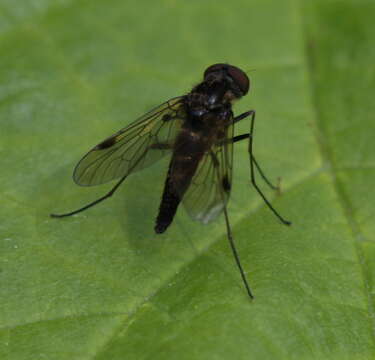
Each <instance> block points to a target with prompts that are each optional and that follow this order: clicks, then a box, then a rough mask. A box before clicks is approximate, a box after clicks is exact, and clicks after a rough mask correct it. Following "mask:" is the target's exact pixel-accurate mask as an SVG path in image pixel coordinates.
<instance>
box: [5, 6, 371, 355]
mask: <svg viewBox="0 0 375 360" xmlns="http://www.w3.org/2000/svg"><path fill="white" fill-rule="evenodd" d="M0 9H1V14H0V24H1V25H0V46H1V49H2V56H1V58H0V78H1V83H0V123H1V132H0V165H1V169H2V172H1V175H0V189H1V199H2V201H1V204H2V206H1V208H0V216H1V222H0V246H1V249H0V261H1V262H0V284H1V292H0V304H1V306H0V325H1V330H0V344H1V346H0V358H1V359H11V360H13V359H17V360H18V359H33V360H34V359H49V360H51V359H59V360H60V359H61V360H63V359H70V360H71V359H80V360H81V359H127V360H128V359H150V358H152V359H166V358H168V359H169V358H170V359H175V358H177V357H178V358H179V359H288V360H289V359H371V358H373V357H374V356H375V355H374V353H375V345H374V322H373V318H374V274H375V267H374V263H375V262H374V258H375V247H374V236H373V234H374V230H375V229H374V221H373V217H374V214H375V210H374V209H375V208H374V205H373V204H374V203H375V196H374V195H373V193H374V191H373V189H372V187H373V183H374V180H375V179H374V177H375V172H374V170H373V168H374V153H375V151H374V150H375V149H374V146H375V145H374V141H373V139H372V138H373V134H374V126H375V125H374V124H375V122H374V121H373V119H372V117H373V113H374V109H373V108H374V106H375V105H374V102H373V99H372V97H373V92H374V88H375V76H374V72H375V70H374V67H373V60H374V57H375V54H374V52H375V50H374V49H375V46H374V38H375V36H374V35H375V28H374V26H373V17H374V13H375V5H374V4H373V3H372V2H365V1H354V0H352V1H350V0H344V1H340V2H338V1H329V2H327V1H323V0H315V1H312V2H306V3H303V5H300V4H299V3H298V2H296V1H288V2H277V1H275V0H266V1H256V0H253V1H251V2H249V1H244V0H241V1H236V2H233V3H230V2H224V1H216V2H214V1H211V0H209V1H205V2H198V1H189V2H187V1H186V2H177V1H172V0H163V1H154V2H137V3H135V2H131V1H119V0H117V1H116V0H112V1H109V2H108V1H107V2H101V1H85V0H81V1H69V0H59V1H49V0H41V1H38V2H26V1H17V2H13V1H10V0H3V1H2V2H1V3H0ZM216 62H228V63H231V64H234V65H237V66H239V67H241V68H244V69H245V70H246V71H250V70H252V69H255V71H250V72H249V75H250V77H251V79H252V84H251V85H252V87H251V92H250V94H249V95H248V96H246V97H245V98H243V99H242V100H241V101H240V102H239V103H238V104H236V107H235V112H236V114H238V113H241V112H242V111H246V110H249V109H250V108H254V109H256V111H257V120H256V130H255V131H256V133H255V138H254V146H255V152H256V156H257V159H258V161H259V162H260V163H261V164H262V167H263V169H264V170H265V172H266V173H267V174H268V176H269V177H270V178H272V179H276V178H277V177H278V176H281V177H282V180H281V184H282V196H275V194H272V193H271V192H269V191H268V190H267V189H266V187H264V185H263V184H262V188H264V190H265V191H267V196H268V197H269V198H270V199H271V200H272V203H273V205H274V206H275V207H276V208H277V209H278V211H280V212H281V213H282V214H283V216H285V217H286V218H287V219H290V220H292V221H293V226H292V227H290V228H287V227H284V226H282V225H280V224H279V223H278V222H277V220H276V219H275V218H274V216H273V215H272V213H271V212H270V211H269V210H268V209H267V208H266V206H265V205H264V203H263V202H262V201H261V199H260V198H259V197H258V196H257V194H256V193H255V191H254V190H253V189H252V188H251V186H250V181H249V168H248V166H249V161H248V154H247V144H246V143H245V142H243V143H238V144H236V147H235V169H234V186H233V192H232V197H231V201H230V205H229V214H230V220H231V223H232V226H233V233H234V239H235V242H236V244H237V248H238V251H239V254H240V257H241V260H242V263H243V267H244V268H245V270H246V272H247V275H248V277H249V281H250V284H251V286H252V289H253V292H254V294H255V300H254V301H252V302H251V301H249V299H248V298H247V296H246V292H245V290H244V287H243V284H242V283H241V279H240V276H239V273H238V271H237V269H236V267H235V265H234V261H233V258H232V255H231V252H230V249H229V246H228V243H227V240H226V233H225V224H224V221H223V219H220V220H219V221H217V222H215V223H213V224H212V225H211V224H210V225H209V226H207V227H205V226H202V225H200V224H199V223H195V222H192V221H191V220H190V219H189V218H188V216H187V215H186V214H185V213H184V210H183V209H182V208H181V209H180V210H179V212H178V215H177V217H176V219H175V221H174V223H173V224H172V226H171V227H170V229H168V231H167V233H166V234H165V235H162V236H160V235H155V234H154V233H153V225H154V219H155V216H156V213H157V209H158V206H159V201H160V196H161V192H162V188H163V182H164V177H165V174H166V170H167V166H168V161H167V159H166V161H164V162H161V163H158V164H157V165H155V166H154V167H151V168H149V169H146V170H144V171H142V172H140V173H138V174H134V176H131V177H130V178H129V179H128V180H127V181H126V183H125V184H124V185H123V186H122V187H121V189H120V190H119V191H118V192H117V193H116V196H114V197H113V198H112V199H110V200H107V201H106V202H105V203H103V204H101V205H98V207H96V208H93V209H91V210H89V211H87V212H85V213H82V214H80V215H77V216H74V217H72V218H67V219H62V220H61V221H60V220H56V219H51V218H49V217H48V214H49V213H51V212H59V211H61V212H62V211H67V210H71V209H74V208H77V207H79V206H82V205H83V204H85V203H87V202H89V201H91V200H93V199H95V198H96V197H98V196H100V195H102V194H104V193H105V192H106V191H108V189H109V188H110V185H108V186H101V187H96V188H90V189H87V188H79V187H77V186H75V185H74V184H73V182H72V180H71V177H70V174H71V172H72V170H73V167H74V165H75V163H76V162H77V161H78V160H79V158H80V156H82V155H83V154H84V153H85V151H87V150H88V149H90V147H92V146H93V145H95V144H96V143H98V142H99V141H101V140H103V139H104V138H106V137H107V136H109V135H110V134H111V133H113V132H115V131H117V130H118V129H119V128H121V127H123V126H125V125H126V124H128V123H129V122H130V121H132V120H133V119H134V118H136V117H137V116H139V115H141V114H142V113H144V112H145V111H147V110H149V109H150V108H152V107H154V106H156V105H158V104H159V103H161V102H163V101H165V100H166V99H168V98H171V97H174V96H177V95H180V94H184V93H186V92H187V91H189V90H190V89H191V87H192V85H193V84H195V83H196V82H198V81H199V80H200V79H201V77H202V73H203V71H204V69H205V68H206V67H207V66H208V65H211V64H213V63H216ZM248 129H249V123H248V122H246V121H243V122H242V123H240V124H239V125H238V126H237V129H236V132H237V133H238V134H241V133H245V132H247V131H248ZM259 181H260V180H259Z"/></svg>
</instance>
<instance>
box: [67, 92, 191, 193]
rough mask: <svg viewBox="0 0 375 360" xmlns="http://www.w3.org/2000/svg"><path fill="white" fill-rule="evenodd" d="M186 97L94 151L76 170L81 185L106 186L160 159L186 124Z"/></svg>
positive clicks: (167, 104)
mask: <svg viewBox="0 0 375 360" xmlns="http://www.w3.org/2000/svg"><path fill="white" fill-rule="evenodd" d="M182 100H183V97H176V98H173V99H171V100H169V101H167V102H165V103H163V104H161V105H159V106H158V107H156V108H154V109H153V110H151V111H150V112H148V113H146V114H145V115H143V116H142V117H140V118H138V119H137V120H136V121H134V122H133V123H131V124H130V125H128V126H127V127H125V128H123V129H121V130H120V131H118V132H117V133H115V134H113V135H112V136H110V137H109V138H107V139H105V140H104V141H102V142H101V143H99V144H98V145H96V146H95V147H94V148H93V149H91V150H90V151H89V152H88V153H87V154H86V155H85V156H84V157H83V158H82V159H81V160H80V162H79V163H78V164H77V166H76V167H75V169H74V173H73V179H74V181H75V182H76V183H77V184H78V185H82V186H92V185H99V184H104V183H106V182H108V181H111V180H113V179H116V178H121V177H124V176H127V175H129V174H130V173H132V172H135V171H138V170H141V169H143V168H145V167H147V166H150V165H151V164H153V163H155V162H156V161H158V160H160V159H161V158H162V157H163V156H164V155H166V154H167V153H168V152H169V151H170V150H171V149H172V147H173V144H174V140H175V137H176V135H177V133H178V131H179V129H180V128H181V125H182V122H183V118H184V115H183V108H182Z"/></svg>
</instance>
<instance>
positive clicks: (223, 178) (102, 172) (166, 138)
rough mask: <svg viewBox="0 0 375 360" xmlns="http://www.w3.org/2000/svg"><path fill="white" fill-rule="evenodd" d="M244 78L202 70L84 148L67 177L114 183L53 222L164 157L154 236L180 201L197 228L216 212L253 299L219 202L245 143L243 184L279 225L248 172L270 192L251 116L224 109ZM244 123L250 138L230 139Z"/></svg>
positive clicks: (219, 69) (224, 67)
mask: <svg viewBox="0 0 375 360" xmlns="http://www.w3.org/2000/svg"><path fill="white" fill-rule="evenodd" d="M249 88H250V80H249V78H248V76H247V75H246V73H245V72H243V71H242V70H241V69H239V68H238V67H235V66H232V65H229V64H214V65H211V66H209V67H208V68H207V69H206V70H205V72H204V75H203V81H202V82H201V83H199V84H198V85H196V86H195V87H193V89H192V90H191V92H189V93H188V94H187V95H183V96H179V97H175V98H172V99H171V100H168V101H166V102H165V103H163V104H161V105H160V106H158V107H156V108H154V109H153V110H151V111H150V112H148V113H146V114H145V115H143V116H141V117H140V118H138V119H137V120H136V121H134V122H133V123H131V124H130V125H128V126H126V127H125V128H123V129H122V130H120V131H118V132H117V133H115V134H113V135H112V136H110V137H109V138H107V139H105V140H104V141H102V142H101V143H99V144H98V145H96V146H95V147H94V148H92V149H91V150H90V151H89V152H88V153H87V154H86V155H85V156H84V157H83V158H82V159H81V160H80V161H79V163H78V164H77V166H76V167H75V169H74V174H73V179H74V181H75V182H76V183H77V184H78V185H82V186H93V185H99V184H104V183H106V182H109V181H111V180H114V179H118V182H117V183H116V184H115V185H114V187H113V188H112V189H111V190H110V191H109V192H108V193H107V194H105V195H104V196H102V197H100V198H99V199H97V200H95V201H93V202H91V203H89V204H87V205H85V206H83V207H81V208H79V209H77V210H75V211H71V212H69V213H65V214H51V216H52V217H55V218H61V217H66V216H71V215H74V214H77V213H79V212H81V211H84V210H87V209H88V208H91V207H92V206H94V205H96V204H98V203H100V202H102V201H104V200H105V199H108V198H109V197H111V196H112V195H113V194H114V193H115V191H116V190H117V189H118V188H119V186H120V185H121V184H122V183H123V182H124V181H125V179H126V178H127V177H128V176H129V175H130V174H131V173H134V172H136V171H139V170H141V169H143V168H145V167H147V166H150V165H152V164H154V163H155V162H156V161H158V160H160V159H161V158H162V157H164V156H166V155H167V154H171V159H170V163H169V168H168V173H167V177H166V180H165V185H164V191H163V195H162V200H161V203H160V207H159V213H158V215H157V218H156V224H155V232H156V233H158V234H160V233H163V232H165V231H166V230H167V228H168V226H169V225H170V224H171V222H172V220H173V218H174V216H175V214H176V211H177V208H178V206H179V204H180V202H182V203H183V205H184V207H185V208H186V210H187V212H188V213H189V215H190V216H191V217H192V218H193V219H195V220H198V221H200V222H202V223H204V224H206V223H209V222H210V221H212V220H214V219H215V218H216V217H217V216H218V215H219V214H221V213H223V214H224V218H225V223H226V231H227V237H228V240H229V244H230V247H231V250H232V252H233V256H234V258H235V261H236V264H237V266H238V269H239V271H240V274H241V277H242V280H243V283H244V285H245V288H246V291H247V294H248V295H249V297H250V298H253V295H252V292H251V290H250V286H249V283H248V281H247V278H246V275H245V272H244V270H243V268H242V265H241V262H240V258H239V255H238V252H237V250H236V247H235V243H234V240H233V235H232V230H231V226H230V222H229V217H228V211H227V203H228V200H229V195H230V191H231V187H232V161H233V144H234V143H236V142H238V141H241V140H244V139H248V141H249V146H248V151H249V159H250V178H251V183H252V185H253V186H254V187H255V189H256V191H257V192H258V193H259V195H260V196H261V197H262V198H263V200H264V202H265V203H266V204H267V206H268V207H269V208H270V209H271V211H272V212H273V213H274V214H275V215H276V216H277V217H278V218H279V220H280V221H281V222H282V223H283V224H285V225H290V224H291V222H290V221H288V220H285V219H284V218H283V217H282V216H281V215H280V214H279V213H278V212H277V211H276V210H275V209H274V208H273V207H272V205H271V203H270V202H269V201H268V200H267V198H266V197H265V195H264V194H263V193H262V191H261V190H260V188H259V187H258V185H257V183H256V181H255V169H256V170H257V171H258V173H259V174H260V176H261V177H262V178H263V180H264V181H265V182H266V183H267V184H268V186H270V187H271V188H272V189H274V190H276V189H278V187H277V186H274V185H272V183H271V182H270V181H269V180H268V179H267V177H266V176H265V174H264V172H263V171H262V169H261V168H260V166H259V165H258V162H257V161H256V159H255V157H254V154H253V138H254V122H255V111H254V110H250V111H247V112H245V113H243V114H241V115H238V116H236V117H234V115H233V111H232V103H233V102H234V101H235V100H238V99H240V98H241V97H242V96H244V95H246V94H247V93H248V91H249ZM248 117H249V118H250V132H249V133H246V134H242V135H238V136H234V134H233V129H234V124H235V123H237V122H238V121H240V120H243V119H245V118H248Z"/></svg>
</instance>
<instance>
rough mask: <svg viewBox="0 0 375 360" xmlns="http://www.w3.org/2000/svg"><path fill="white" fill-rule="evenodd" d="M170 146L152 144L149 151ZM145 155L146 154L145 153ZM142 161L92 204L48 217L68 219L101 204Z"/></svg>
mask: <svg viewBox="0 0 375 360" xmlns="http://www.w3.org/2000/svg"><path fill="white" fill-rule="evenodd" d="M170 148H171V146H170V145H169V144H163V143H156V144H152V145H151V146H150V147H149V149H157V150H166V149H170ZM145 154H146V153H145ZM142 159H143V156H142V157H141V158H140V159H139V160H138V161H137V162H136V163H135V164H134V165H133V167H132V168H131V169H130V171H129V172H128V173H127V174H126V175H124V176H123V177H122V178H121V179H120V181H118V182H117V183H116V185H115V186H114V187H113V188H112V189H111V190H110V191H108V193H107V194H105V195H104V196H102V197H100V198H99V199H96V200H94V201H92V202H90V203H89V204H87V205H85V206H83V207H81V208H79V209H77V210H74V211H71V212H68V213H65V214H50V216H51V217H52V218H62V217H68V216H72V215H75V214H78V213H80V212H82V211H85V210H87V209H89V208H91V207H93V206H95V205H97V204H99V203H101V202H102V201H104V200H106V199H108V198H110V197H111V196H112V195H113V194H114V193H115V191H116V190H117V189H118V188H119V186H120V185H121V184H122V183H123V182H124V181H125V179H126V178H127V177H128V174H129V173H130V172H131V170H132V169H134V168H135V167H136V166H137V165H138V163H139V162H140V160H142Z"/></svg>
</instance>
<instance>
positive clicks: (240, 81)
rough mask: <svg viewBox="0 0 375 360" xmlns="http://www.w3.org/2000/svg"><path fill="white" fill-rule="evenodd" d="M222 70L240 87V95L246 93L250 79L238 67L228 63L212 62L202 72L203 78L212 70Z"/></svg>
mask: <svg viewBox="0 0 375 360" xmlns="http://www.w3.org/2000/svg"><path fill="white" fill-rule="evenodd" d="M218 71H222V72H225V73H226V74H227V75H229V76H230V77H231V78H232V80H233V81H234V83H235V84H236V85H237V86H238V88H239V89H240V91H241V93H242V95H246V94H247V93H248V91H249V87H250V80H249V78H248V76H247V75H246V74H245V73H244V72H243V71H242V70H241V69H239V68H238V67H235V66H233V65H229V64H214V65H211V66H209V67H208V68H207V69H206V71H205V72H204V78H206V77H207V76H208V75H209V74H210V73H212V72H218Z"/></svg>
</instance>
